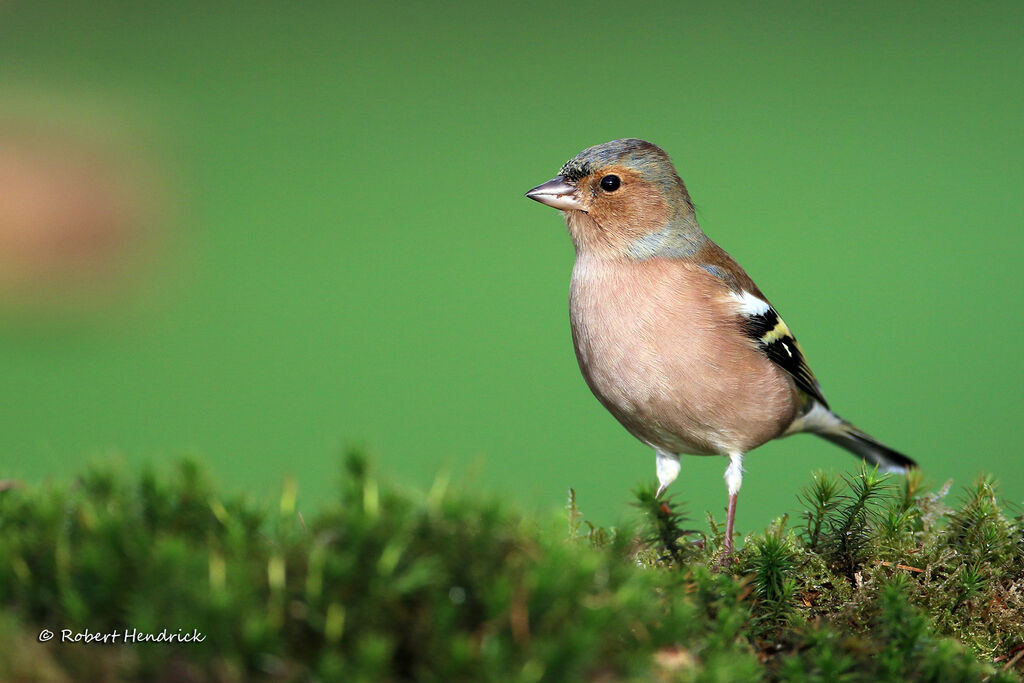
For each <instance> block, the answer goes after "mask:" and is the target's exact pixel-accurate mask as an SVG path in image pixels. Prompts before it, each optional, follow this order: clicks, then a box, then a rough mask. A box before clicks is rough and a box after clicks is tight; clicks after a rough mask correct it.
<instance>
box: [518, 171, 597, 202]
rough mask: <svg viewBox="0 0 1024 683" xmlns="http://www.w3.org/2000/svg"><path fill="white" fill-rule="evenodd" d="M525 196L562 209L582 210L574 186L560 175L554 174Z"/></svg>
mask: <svg viewBox="0 0 1024 683" xmlns="http://www.w3.org/2000/svg"><path fill="white" fill-rule="evenodd" d="M526 196H527V197H529V198H530V199H532V200H534V201H536V202H540V203H541V204H547V205H548V206H553V207H554V208H556V209H560V210H562V211H583V210H584V209H583V205H582V204H580V200H579V199H578V198H577V196H576V188H575V187H573V186H572V185H570V184H569V183H568V182H567V181H566V179H565V178H563V177H562V176H555V177H554V178H552V179H551V180H549V181H547V182H546V183H544V184H543V185H538V186H537V187H535V188H533V189H532V190H530V191H529V192H527V193H526Z"/></svg>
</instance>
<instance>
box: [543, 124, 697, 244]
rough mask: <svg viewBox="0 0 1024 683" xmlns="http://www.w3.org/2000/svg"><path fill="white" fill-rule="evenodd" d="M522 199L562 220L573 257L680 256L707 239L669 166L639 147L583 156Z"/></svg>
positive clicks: (612, 145) (657, 151)
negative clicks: (586, 253)
mask: <svg viewBox="0 0 1024 683" xmlns="http://www.w3.org/2000/svg"><path fill="white" fill-rule="evenodd" d="M526 196H527V197H529V198H530V199H533V200H535V201H538V202H541V203H542V204H547V205H548V206H552V207H554V208H556V209H560V210H561V211H563V212H564V213H565V219H566V223H567V224H568V226H569V233H570V234H571V235H572V238H573V243H574V244H575V245H576V249H577V251H578V252H579V251H594V252H602V253H605V254H608V255H615V254H620V255H621V254H628V255H630V256H633V257H634V258H650V257H652V256H673V255H683V253H692V252H693V251H695V250H696V249H697V248H699V246H700V243H702V241H703V240H704V239H706V238H705V237H704V234H703V233H702V232H701V230H700V228H699V227H697V221H696V218H695V216H694V212H693V204H692V202H691V201H690V195H689V194H688V193H687V191H686V187H685V186H684V185H683V181H682V180H680V178H679V175H678V174H676V170H675V168H674V167H673V166H672V161H671V160H670V159H669V157H668V155H667V154H665V152H664V151H663V150H662V149H661V148H660V147H657V146H656V145H652V144H651V143H649V142H645V141H644V140H637V139H635V138H627V139H624V140H612V141H611V142H606V143H604V144H603V145H597V146H595V147H590V148H588V149H585V150H583V151H582V152H580V153H579V154H577V155H576V156H575V157H573V158H572V159H571V160H569V161H568V162H567V163H566V164H565V165H564V166H562V170H561V171H559V173H558V175H557V176H556V177H555V178H553V179H552V180H549V181H548V182H546V183H544V184H543V185H538V186H537V187H535V188H533V189H532V190H530V191H529V192H527V193H526Z"/></svg>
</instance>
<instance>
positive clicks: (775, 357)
mask: <svg viewBox="0 0 1024 683" xmlns="http://www.w3.org/2000/svg"><path fill="white" fill-rule="evenodd" d="M730 293H731V294H732V297H733V298H734V299H735V300H736V302H737V308H738V313H739V315H740V317H741V320H742V328H743V331H744V332H746V333H747V335H748V336H749V337H750V338H751V339H753V340H754V341H755V342H756V343H757V345H758V347H759V348H760V349H761V351H762V352H763V353H764V354H765V355H766V356H768V359H769V360H770V361H772V362H773V363H775V364H776V365H778V366H779V367H780V368H782V369H783V370H785V371H786V372H787V373H789V376H790V377H792V378H793V381H794V382H796V386H797V387H798V388H799V389H800V390H801V391H803V392H804V393H805V394H807V395H808V396H810V397H812V398H814V399H815V400H816V401H818V402H819V403H821V404H822V405H823V406H825V407H826V408H828V402H827V401H826V400H825V397H824V396H823V395H822V393H821V387H820V386H819V385H818V380H817V379H816V378H815V377H814V373H813V372H811V368H810V367H809V366H808V365H807V359H806V358H805V357H804V352H803V350H802V349H801V348H800V344H798V343H797V341H796V338H795V337H794V336H793V333H792V332H790V331H789V327H788V326H787V325H786V323H785V321H783V319H782V318H781V317H780V316H779V314H778V312H777V311H776V310H775V309H774V308H772V306H771V304H769V303H768V302H767V301H765V300H764V299H763V298H761V297H760V296H758V294H760V292H758V294H751V293H750V292H748V291H746V290H742V291H740V292H739V293H736V292H730Z"/></svg>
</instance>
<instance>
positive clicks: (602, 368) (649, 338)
mask: <svg viewBox="0 0 1024 683" xmlns="http://www.w3.org/2000/svg"><path fill="white" fill-rule="evenodd" d="M526 196H527V197H528V198H530V199H533V200H535V201H538V202H540V203H542V204H546V205H548V206H550V207H553V208H555V209H559V210H560V211H561V212H562V214H563V217H564V218H565V223H566V226H567V228H568V232H569V236H570V237H571V239H572V242H573V246H574V247H575V252H576V258H575V262H574V264H573V269H572V277H571V280H570V286H569V318H570V323H571V330H572V340H573V346H574V347H575V350H576V359H577V361H578V362H579V367H580V370H581V372H582V374H583V377H584V379H585V380H586V383H587V385H588V386H589V387H590V390H591V391H592V392H593V393H594V395H595V396H596V397H597V399H598V401H600V402H601V404H602V405H604V407H605V408H606V409H607V410H608V411H609V412H610V413H611V414H612V415H613V416H614V417H615V418H616V419H617V420H618V421H619V422H620V423H621V424H622V426H623V427H625V428H626V429H627V430H628V431H629V432H630V433H631V434H632V435H633V436H634V437H636V438H637V439H639V440H640V441H641V442H643V443H644V444H646V445H648V446H650V447H651V448H653V449H654V452H655V470H656V473H657V477H658V483H659V486H658V489H657V493H656V498H659V499H660V498H661V497H662V495H663V494H664V492H665V490H666V489H667V488H668V486H669V485H670V484H671V483H672V482H673V481H674V480H675V479H676V478H677V476H678V475H679V471H680V468H681V465H680V455H684V454H688V455H719V456H724V457H726V458H728V465H727V466H726V469H725V483H726V488H727V490H728V494H729V502H728V508H727V513H726V515H727V516H726V531H725V538H724V541H723V544H722V550H723V553H722V556H723V558H728V557H730V556H731V554H732V552H733V535H734V524H735V517H736V502H737V499H738V495H739V490H740V486H741V484H742V482H743V458H744V456H745V455H746V454H747V453H748V452H750V451H751V450H753V449H755V448H757V447H758V446H761V445H763V444H765V443H767V442H768V441H771V440H773V439H777V438H781V437H785V436H790V435H792V434H797V433H811V434H815V435H817V436H820V437H823V438H824V439H827V440H828V441H831V442H832V443H834V444H836V445H838V446H841V447H842V448H845V449H846V450H848V451H850V452H852V453H853V454H854V455H856V456H858V457H860V458H862V459H863V460H864V461H866V462H867V463H869V464H871V465H874V466H877V467H878V468H879V469H880V470H882V471H889V472H896V473H902V474H905V473H906V472H907V471H908V470H909V469H911V468H914V467H916V466H917V464H916V463H915V462H914V461H913V460H912V459H910V458H908V457H907V456H905V455H903V454H902V453H900V452H898V451H896V450H893V449H892V448H889V447H888V446H885V445H883V444H882V443H881V442H879V441H878V440H876V439H875V438H873V437H871V436H870V435H868V434H867V433H866V432H863V431H861V430H860V429H858V428H857V427H855V426H854V425H853V424H851V423H850V422H848V421H846V420H844V419H843V418H841V417H840V416H839V415H837V414H836V413H835V412H834V411H833V410H832V408H831V407H830V406H829V403H828V401H827V400H825V396H824V394H823V393H822V390H821V386H820V385H819V383H818V380H817V379H816V378H815V376H814V373H812V372H811V369H810V367H809V366H808V364H807V360H806V357H805V356H804V352H803V350H802V349H801V347H800V344H798V343H797V340H796V337H795V336H794V335H793V333H792V332H791V331H790V328H789V327H788V326H787V325H786V323H785V322H784V321H783V319H782V317H781V316H780V315H779V313H778V312H777V311H776V310H775V307H774V306H772V305H771V303H770V302H769V300H768V298H767V297H766V296H765V295H764V294H763V293H762V291H761V290H760V289H759V288H758V286H757V285H756V284H754V281H753V280H752V279H751V278H750V276H749V275H747V273H746V271H744V270H743V268H742V267H740V265H739V264H738V263H736V261H735V260H733V258H732V257H731V256H729V254H728V253H726V252H725V250H723V249H722V248H721V247H719V246H718V245H717V244H716V243H715V242H713V241H712V240H711V239H710V238H709V237H708V236H707V235H706V234H704V231H703V230H702V229H701V228H700V226H699V225H698V222H697V217H696V214H695V211H694V205H693V202H692V201H691V199H690V195H689V192H688V191H687V189H686V186H685V185H684V184H683V181H682V180H681V179H680V177H679V174H678V173H677V172H676V169H675V166H674V165H673V163H672V161H671V159H670V158H669V156H668V154H666V153H665V152H664V150H662V149H661V148H660V147H658V146H656V145H654V144H652V143H650V142H646V141H644V140H639V139H636V138H626V139H621V140H612V141H611V142H606V143H604V144H600V145H596V146H594V147H589V148H587V149H585V150H583V151H582V152H580V153H579V154H577V155H576V156H575V157H573V158H572V159H570V160H569V161H568V162H566V163H565V165H563V166H562V168H561V170H560V171H559V173H558V175H557V176H556V177H555V178H553V179H552V180H549V181H548V182H546V183H543V184H542V185H538V186H537V187H535V188H533V189H532V190H530V191H529V192H527V193H526Z"/></svg>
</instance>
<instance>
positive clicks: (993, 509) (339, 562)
mask: <svg viewBox="0 0 1024 683" xmlns="http://www.w3.org/2000/svg"><path fill="white" fill-rule="evenodd" d="M947 488H948V487H947ZM296 497H297V492H296V490H295V486H294V483H291V482H286V484H285V486H284V488H283V492H282V495H281V497H280V499H279V500H277V501H274V502H273V504H271V505H267V504H262V503H253V502H251V501H248V500H246V499H245V498H242V497H236V498H231V497H227V498H226V497H224V496H223V495H221V494H220V493H219V492H218V490H217V488H216V487H215V486H213V485H212V484H211V483H210V482H209V480H208V479H207V477H206V475H205V473H204V471H203V470H202V468H200V467H199V466H197V465H196V464H195V463H192V462H183V463H181V464H180V465H179V466H178V467H177V469H176V470H175V471H174V472H173V473H172V474H171V475H170V476H168V475H158V474H156V473H154V472H144V473H142V474H141V475H139V476H132V475H129V474H126V473H124V472H120V471H117V470H116V469H113V468H109V467H96V468H93V469H90V470H89V471H87V472H85V473H84V474H82V475H81V476H80V477H78V478H77V479H75V480H74V481H73V482H71V483H70V484H68V485H56V484H54V485H46V486H40V487H23V488H17V487H16V488H8V489H6V490H4V491H2V492H0V607H2V609H3V613H2V615H0V680H52V681H64V680H96V681H105V680H109V681H117V680H147V681H149V680H157V681H159V680H167V681H182V680H184V681H249V680H256V681H259V680H265V681H309V680H323V681H330V680H374V681H376V680H423V681H435V680H436V681H450V680H495V679H498V680H522V681H538V680H551V681H563V680H590V679H603V680H650V679H652V678H653V679H658V680H682V681H690V680H692V681H696V680H722V681H733V680H756V679H767V680H780V681H797V680H800V681H804V680H822V681H832V680H851V681H874V680H907V679H917V680H935V681H942V680H949V681H961V680H964V681H969V680H993V681H1000V680H1006V681H1011V680H1019V679H1018V674H1019V673H1020V672H1021V671H1022V670H1024V668H1022V665H1021V660H1022V659H1024V658H1020V659H1017V660H1015V661H1014V658H1015V657H1016V656H1017V654H1018V653H1019V652H1020V649H1021V648H1022V647H1024V635H1022V634H1024V550H1022V549H1024V522H1022V519H1021V517H1020V516H1019V514H1011V513H1009V512H1007V510H1006V509H1005V508H1003V507H1001V506H1000V505H999V502H998V498H997V496H996V490H995V485H994V484H993V482H992V481H990V480H988V479H984V480H981V481H979V482H978V483H977V484H976V485H975V486H973V487H971V488H970V489H968V490H967V491H966V492H965V493H964V495H963V497H962V499H961V500H960V501H959V502H958V503H957V505H956V506H955V507H947V504H946V502H945V493H944V492H939V493H928V492H924V491H922V490H921V487H920V480H919V479H917V478H911V479H909V480H908V481H907V482H906V483H905V484H902V485H897V484H896V482H895V480H888V479H885V478H884V477H881V476H879V475H877V474H876V473H874V472H862V473H861V474H860V475H859V476H856V477H851V478H849V479H848V480H847V481H846V482H841V481H838V480H833V479H830V478H828V477H826V476H824V475H820V474H819V475H815V478H814V479H813V480H812V483H811V485H810V486H809V487H808V489H807V490H806V491H805V492H804V495H803V497H802V499H801V500H802V501H803V502H804V504H805V506H806V508H807V513H806V515H805V516H804V518H803V519H802V521H801V523H800V524H798V525H797V526H796V527H795V528H790V527H789V526H788V520H787V519H785V518H783V519H780V520H777V521H776V522H774V523H773V524H772V525H771V526H770V527H769V528H768V529H767V530H766V531H765V532H764V533H763V534H755V535H752V536H750V537H749V538H748V539H747V540H746V542H745V543H744V545H743V548H742V549H741V550H740V551H739V552H738V553H737V554H736V556H735V558H734V561H732V562H729V563H726V564H724V566H723V563H722V558H721V546H722V542H723V538H722V534H721V531H720V529H718V528H717V527H716V526H715V525H714V524H713V521H712V525H711V528H710V529H709V531H708V532H707V533H705V532H703V531H700V530H696V529H693V528H692V527H693V526H695V525H693V524H692V523H690V522H689V521H688V520H687V519H686V517H685V515H684V514H683V512H682V508H680V507H679V506H677V505H675V504H673V503H672V502H671V501H665V500H657V499H655V498H654V495H653V489H651V488H647V487H642V488H641V489H640V490H638V491H637V494H636V497H637V506H638V507H639V509H640V510H641V512H642V513H643V514H642V515H641V519H640V520H639V521H638V522H637V526H636V528H635V529H618V530H611V529H601V528H596V527H594V526H592V525H590V524H588V523H587V522H586V521H585V520H584V517H583V514H582V512H581V511H580V509H579V507H578V504H577V501H576V497H575V495H574V494H572V495H571V496H570V504H569V513H568V523H569V524H568V526H569V530H568V533H566V532H565V530H564V529H565V527H564V526H561V527H560V528H557V529H556V528H553V527H552V525H550V524H549V523H548V522H547V521H538V520H536V519H530V518H525V517H523V516H522V515H520V514H517V513H516V512H514V511H512V510H510V509H509V508H508V507H507V506H506V505H504V504H502V503H501V502H498V501H495V500H488V499H480V498H476V497H473V496H470V495H466V494H461V493H458V492H454V491H452V490H451V489H450V488H449V487H448V486H447V483H446V482H445V481H443V480H439V481H438V483H437V485H435V486H434V488H433V489H432V490H431V492H430V493H429V494H427V495H425V496H420V495H417V494H415V493H407V492H402V491H400V490H398V489H396V488H394V487H390V486H387V485H383V484H381V483H380V482H378V480H377V479H376V478H374V477H373V476H372V475H371V474H370V473H369V471H368V468H367V465H366V463H365V461H364V460H363V459H362V458H360V457H358V456H357V455H351V456H349V457H348V458H347V459H346V461H345V473H344V477H343V483H342V487H341V491H340V493H339V496H338V498H337V500H336V501H335V502H333V503H332V504H330V505H327V506H326V507H324V508H323V509H321V510H319V511H317V512H315V513H313V514H309V513H307V514H305V515H300V514H299V512H298V509H297V503H296ZM44 628H46V629H49V630H51V631H54V632H55V633H56V634H57V635H56V637H55V638H54V640H52V641H50V642H47V643H41V642H39V639H38V634H39V633H40V631H41V630H42V629H44ZM62 629H69V630H70V631H71V632H72V633H83V632H85V631H86V630H87V629H88V630H89V631H91V632H93V633H100V634H104V633H119V632H123V631H124V630H125V629H129V630H131V629H136V630H137V631H139V632H144V633H152V632H160V631H161V630H162V629H168V630H169V631H170V632H172V633H175V632H177V631H178V629H181V630H182V632H186V633H191V632H192V630H193V629H196V630H198V631H199V632H200V633H201V634H202V635H203V637H204V638H205V639H204V640H203V642H201V643H135V644H124V643H111V644H84V643H62V642H60V640H61V630H62ZM1004 669H1005V670H1004Z"/></svg>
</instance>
